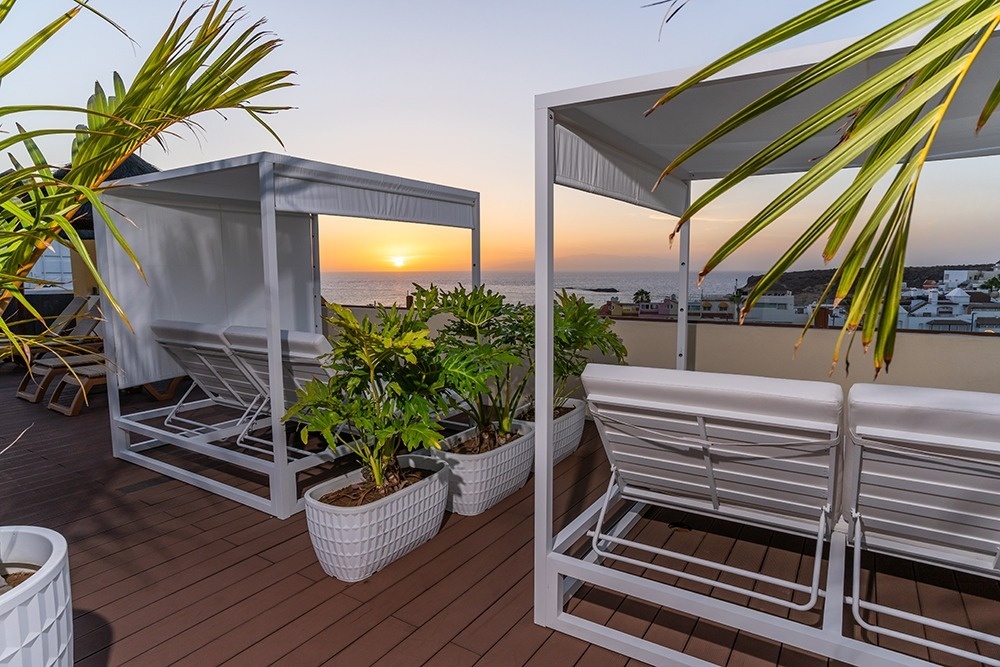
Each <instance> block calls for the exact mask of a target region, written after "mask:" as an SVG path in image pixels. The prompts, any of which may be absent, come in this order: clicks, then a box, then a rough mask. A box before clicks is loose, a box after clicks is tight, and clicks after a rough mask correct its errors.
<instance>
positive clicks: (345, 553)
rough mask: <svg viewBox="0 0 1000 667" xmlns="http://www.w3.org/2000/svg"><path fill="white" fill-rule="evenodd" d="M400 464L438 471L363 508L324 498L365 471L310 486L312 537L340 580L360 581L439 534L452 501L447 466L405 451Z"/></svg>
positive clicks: (322, 560)
mask: <svg viewBox="0 0 1000 667" xmlns="http://www.w3.org/2000/svg"><path fill="white" fill-rule="evenodd" d="M399 460H400V463H402V464H403V465H404V466H408V467H411V468H421V469H423V470H434V471H435V473H434V474H433V475H431V476H430V477H428V478H426V479H423V480H421V481H419V482H417V483H416V484H413V485H412V486H408V487H406V488H405V489H403V490H402V491H397V492H396V493H394V494H392V495H391V496H388V497H386V498H382V499H381V500H377V501H375V502H373V503H369V504H367V505H362V506H361V507H335V506H333V505H327V504H326V503H321V502H320V501H319V499H320V498H322V497H323V496H324V495H326V494H327V493H330V492H331V491H336V490H337V489H341V488H344V487H345V486H350V485H351V484H356V483H358V482H360V481H361V479H362V472H361V471H360V470H358V471H356V472H353V473H350V474H348V475H344V476H342V477H338V478H337V479H334V480H331V481H329V482H326V483H324V484H319V485H317V486H314V487H313V488H312V489H310V490H309V491H308V492H307V493H306V496H305V501H306V524H307V525H308V527H309V538H310V539H311V540H312V545H313V549H314V550H315V551H316V557H317V558H318V559H319V563H320V565H322V566H323V571H324V572H326V573H327V574H328V575H330V576H331V577H336V578H337V579H340V580H341V581H349V582H350V581H361V580H362V579H366V578H368V577H370V576H371V575H373V574H375V573H376V572H378V571H379V570H381V569H382V568H383V567H385V566H386V565H388V564H389V563H391V562H392V561H394V560H396V559H397V558H399V557H400V556H403V555H404V554H406V553H408V552H410V551H412V550H413V549H415V548H416V547H418V546H420V545H421V544H423V543H424V542H426V541H427V540H429V539H431V538H432V537H434V536H435V535H436V534H437V532H438V530H439V529H440V528H441V521H442V520H443V519H444V510H445V505H446V503H447V500H448V476H449V473H448V468H447V466H445V465H443V463H442V462H441V461H439V460H437V459H432V458H424V457H419V456H401V457H399Z"/></svg>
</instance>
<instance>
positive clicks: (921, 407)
mask: <svg viewBox="0 0 1000 667" xmlns="http://www.w3.org/2000/svg"><path fill="white" fill-rule="evenodd" d="M848 405H849V408H848V414H849V427H850V429H851V431H852V432H853V433H857V434H858V435H861V436H862V437H864V436H870V437H878V436H890V435H893V434H895V436H896V437H901V438H905V439H906V440H910V441H916V442H936V443H940V444H947V443H951V444H954V445H957V446H968V447H974V448H975V447H977V446H978V447H983V448H985V449H987V450H993V451H996V452H1000V394H989V393H984V392H976V391H957V390H948V389H927V388H925V387H900V386H892V385H878V384H856V385H854V387H852V388H851V392H850V394H849V398H848Z"/></svg>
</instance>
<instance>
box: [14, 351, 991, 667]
mask: <svg viewBox="0 0 1000 667" xmlns="http://www.w3.org/2000/svg"><path fill="white" fill-rule="evenodd" d="M19 377H20V371H19V370H18V369H17V368H16V367H14V366H13V365H6V366H3V367H2V368H0V396H2V397H3V398H0V442H8V441H9V440H10V439H12V438H13V437H14V436H16V435H17V433H19V432H20V431H21V430H22V429H23V428H24V427H26V426H28V425H29V424H30V425H31V429H30V430H29V432H28V434H27V435H26V436H25V438H23V439H22V440H21V441H20V442H18V443H17V444H16V445H15V446H14V447H13V448H12V449H11V450H9V451H8V452H6V453H5V454H3V455H2V457H0V523H2V524H8V525H9V524H20V523H29V524H35V525H42V526H47V527H50V528H54V529H56V530H59V531H60V532H61V533H62V534H63V535H65V536H66V538H67V539H68V541H69V544H70V564H71V579H72V591H73V603H74V616H75V621H74V624H75V625H74V628H75V653H76V659H77V664H80V665H87V666H92V665H123V664H135V665H143V666H155V665H170V664H189V665H222V664H226V665H240V666H243V665H268V664H287V665H296V666H297V665H351V666H355V665H420V664H428V665H448V666H460V665H504V666H507V665H546V666H547V667H557V666H561V665H612V666H613V665H626V664H627V665H638V664H640V663H638V662H636V661H634V660H628V659H627V658H624V657H623V656H620V655H617V654H614V653H611V652H609V651H607V650H605V649H603V648H600V647H597V646H593V645H590V644H587V643H586V642H583V641H580V640H578V639H575V638H572V637H569V636H566V635H563V634H560V633H555V632H552V631H551V630H547V629H545V628H541V627H538V626H536V625H534V623H533V621H532V573H531V569H532V530H533V528H532V515H533V511H532V510H533V496H532V487H531V484H530V483H529V484H528V485H527V486H525V487H524V488H522V489H521V490H520V491H518V492H517V493H515V494H514V495H513V496H511V497H510V498H507V499H506V500H504V501H502V502H501V503H500V504H499V505H497V506H496V507H494V508H492V509H491V510H490V511H488V512H486V513H485V514H483V515H481V516H478V517H459V516H451V515H449V516H448V517H447V518H446V520H445V523H444V525H443V527H442V530H441V532H440V534H439V535H438V536H437V537H435V538H434V539H433V540H431V541H430V542H428V543H427V544H425V545H423V546H421V547H420V548H418V549H417V550H415V551H414V552H412V553H411V554H409V555H407V556H406V557H404V558H403V559H401V560H399V561H397V562H396V563H393V564H392V565H390V566H389V567H387V568H386V569H384V570H382V571H381V572H379V573H377V574H375V575H374V576H372V577H371V578H369V579H368V580H366V581H364V582H362V583H357V584H344V583H342V582H339V581H337V580H335V579H332V578H330V577H327V576H326V575H324V574H323V572H322V571H321V569H320V567H319V565H318V564H317V563H316V560H315V557H314V555H313V553H312V548H311V546H310V544H309V538H308V535H307V533H306V528H305V521H304V517H303V515H302V514H301V513H300V514H298V515H296V516H294V517H292V518H290V519H287V520H284V521H280V520H278V519H274V518H270V517H268V516H267V515H265V514H263V513H261V512H258V511H255V510H252V509H249V508H247V507H244V506H242V505H239V504H237V503H235V502H232V501H229V500H226V499H224V498H220V497H218V496H214V495H212V494H210V493H207V492H205V491H202V490H200V489H197V488H194V487H191V486H188V485H186V484H184V483H181V482H178V481H174V480H171V479H168V478H165V477H162V476H160V475H158V474H156V473H153V472H151V471H148V470H146V469H144V468H141V467H138V466H135V465H131V464H128V463H124V462H121V461H117V460H115V459H113V458H112V456H111V445H110V441H109V435H108V417H107V408H106V406H107V401H106V397H105V396H103V395H101V394H98V395H96V396H94V397H92V405H91V406H90V407H88V408H85V409H84V411H83V413H82V414H80V415H79V416H77V417H64V416H62V415H59V414H56V413H54V412H52V411H50V410H46V409H45V407H44V406H43V405H31V404H28V403H26V402H24V401H20V400H17V399H15V398H14V388H15V386H16V384H17V381H18V379H19ZM143 400H147V399H145V398H144V397H142V396H130V397H127V398H126V402H131V403H135V402H138V401H143ZM607 476H608V469H607V462H606V459H605V457H604V454H603V450H602V449H601V446H600V442H599V440H598V438H597V436H596V433H595V432H594V430H593V428H592V427H589V426H588V430H587V432H586V434H585V438H584V443H583V445H582V446H581V448H580V450H578V452H577V453H576V454H574V455H573V456H571V457H570V458H569V459H567V460H566V461H564V462H563V463H561V464H560V465H559V466H557V468H556V471H555V488H556V497H555V501H554V508H555V514H556V515H557V516H559V517H561V518H560V520H559V525H562V522H563V521H565V520H566V519H567V518H569V517H571V516H573V515H574V514H573V513H574V512H575V511H577V510H578V509H579V508H582V507H585V506H587V505H589V504H590V503H591V502H593V501H594V500H595V499H596V498H597V497H599V495H600V494H601V493H602V492H603V490H604V487H605V485H606V483H607ZM678 525H680V526H682V528H681V529H677V528H676V527H677V526H678ZM672 526H673V527H672ZM640 533H641V536H642V539H643V540H645V541H649V542H653V543H656V542H659V543H661V544H664V543H668V542H669V543H670V546H671V548H677V549H679V550H684V551H688V552H690V553H694V552H697V553H698V554H699V555H702V556H705V555H706V554H713V555H714V556H715V557H717V558H719V559H721V560H725V561H727V562H729V563H732V564H737V565H743V566H747V567H758V566H759V567H760V568H761V569H762V570H763V571H764V572H768V573H775V574H779V575H785V574H787V573H789V572H794V571H796V569H797V570H798V571H799V573H800V575H802V576H804V575H805V573H806V572H807V571H808V569H809V565H810V562H811V556H808V555H806V556H803V555H802V553H803V551H807V549H804V547H806V546H807V545H805V544H804V540H800V539H798V538H793V537H789V536H785V535H780V534H772V533H770V532H768V531H764V530H760V529H757V528H753V527H749V526H737V525H735V524H731V523H727V522H721V521H713V520H711V519H705V518H702V517H697V516H692V515H680V514H676V513H672V512H670V511H666V510H657V511H656V512H653V513H651V514H650V515H649V516H647V518H645V519H644V520H642V521H641V522H640V523H639V524H638V525H637V526H636V528H635V529H634V531H633V534H640ZM615 567H621V568H622V569H629V570H630V571H636V572H637V571H638V568H635V567H633V566H628V565H616V566H615ZM646 574H647V576H650V577H653V578H663V579H669V578H666V577H664V575H661V574H658V573H656V572H655V571H651V570H650V571H647V573H646ZM914 574H917V575H918V576H917V577H916V578H915V579H914V576H913V575H914ZM724 576H728V575H724ZM866 576H867V577H868V579H867V580H866V581H865V582H864V583H865V585H866V586H867V585H869V584H870V585H872V586H874V587H875V593H876V594H877V596H878V597H879V600H880V601H885V600H889V599H890V598H891V601H892V602H894V603H898V604H903V605H910V606H912V607H913V608H915V609H916V608H919V607H920V606H923V607H924V608H925V609H926V608H928V606H929V605H933V607H932V608H934V609H940V610H941V612H942V615H945V616H947V617H949V618H950V619H951V620H953V621H956V622H960V623H964V622H969V621H970V620H971V622H972V623H973V625H975V626H978V627H979V628H980V629H984V630H988V629H990V628H992V629H993V631H995V628H996V627H997V625H996V624H997V623H998V622H1000V584H998V582H996V581H993V580H983V579H976V578H972V577H966V576H962V575H955V574H953V573H947V572H944V571H942V570H938V569H935V568H929V567H925V566H920V565H913V564H910V563H904V562H902V561H898V560H895V559H870V562H869V567H868V569H867V571H866ZM691 587H692V588H697V586H696V585H693V584H692V585H691ZM712 594H713V595H717V596H719V597H727V598H728V599H731V600H733V601H736V602H738V603H740V604H752V605H753V606H755V607H756V606H761V605H760V604H759V603H756V602H753V603H751V602H750V601H749V600H748V599H746V598H745V597H743V598H742V599H740V596H734V595H733V594H730V593H725V592H722V591H714V592H713V593H712ZM570 607H571V608H572V609H573V611H574V613H576V614H579V615H580V616H583V617H585V618H588V619H591V620H595V621H598V622H601V623H607V624H608V625H610V626H612V627H616V628H619V629H622V630H626V631H629V632H632V633H635V634H637V635H642V636H645V637H646V638H647V639H650V640H652V641H657V642H661V643H663V644H665V645H667V646H670V647H673V648H678V649H681V650H684V651H685V652H687V653H689V654H692V655H696V656H698V657H701V658H703V659H705V660H709V661H712V662H715V663H717V664H730V665H747V666H751V665H752V666H756V665H786V666H789V667H797V666H800V665H802V666H806V667H811V666H812V665H826V664H828V661H827V660H826V659H823V658H819V657H817V656H812V655H809V654H805V653H802V652H801V651H799V650H797V649H793V648H790V647H783V646H781V645H780V644H778V643H776V642H774V641H770V640H766V639H761V638H758V637H754V636H752V635H748V634H745V633H740V632H735V631H733V630H731V629H728V628H723V627H720V626H717V625H715V624H712V623H708V622H705V621H701V620H699V619H696V618H692V617H688V616H685V615H682V614H677V613H675V612H671V611H669V610H666V609H662V608H659V607H655V606H652V605H650V604H648V603H646V602H643V601H641V600H636V599H632V598H623V597H622V596H621V595H619V594H616V593H613V592H610V591H605V590H602V589H598V588H595V587H590V586H585V587H584V588H582V589H581V590H580V591H579V592H578V594H577V595H576V596H575V598H574V600H573V601H572V602H571V603H570ZM815 618H816V615H815V613H814V614H813V615H812V616H810V615H809V614H804V615H801V620H803V621H804V622H812V621H814V620H815ZM991 624H992V625H991ZM890 645H892V646H895V647H897V648H905V649H906V650H907V651H911V652H914V651H915V649H914V648H913V647H908V646H903V647H900V646H899V645H898V643H896V644H890ZM915 654H916V655H920V656H921V657H923V658H928V657H929V658H930V659H932V660H935V661H942V662H944V663H945V664H955V665H968V664H975V663H969V662H967V661H961V660H953V659H948V658H947V656H940V655H930V656H929V655H928V654H927V653H926V652H922V651H919V650H916V651H915ZM830 664H833V663H830Z"/></svg>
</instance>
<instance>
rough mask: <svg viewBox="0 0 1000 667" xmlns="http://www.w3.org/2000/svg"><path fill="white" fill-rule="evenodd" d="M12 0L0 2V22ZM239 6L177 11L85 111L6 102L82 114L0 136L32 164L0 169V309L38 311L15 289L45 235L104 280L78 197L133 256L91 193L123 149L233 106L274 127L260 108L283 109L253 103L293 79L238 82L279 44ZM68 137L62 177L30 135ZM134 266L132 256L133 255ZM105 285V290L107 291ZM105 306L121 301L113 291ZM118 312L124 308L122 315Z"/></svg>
mask: <svg viewBox="0 0 1000 667" xmlns="http://www.w3.org/2000/svg"><path fill="white" fill-rule="evenodd" d="M15 2H16V0H0V22H2V21H3V20H4V19H5V18H6V17H7V15H8V13H9V12H10V10H11V9H12V8H13V6H14V4H15ZM76 2H77V3H78V5H77V6H76V7H74V8H73V9H71V10H70V11H68V12H67V13H66V14H64V15H63V16H61V17H60V18H59V19H57V20H56V21H54V22H52V23H51V24H50V25H48V26H46V27H45V28H44V29H42V30H41V31H39V32H38V33H37V34H35V35H34V36H32V37H31V38H30V39H28V40H26V41H25V42H24V44H22V45H21V46H20V47H18V48H17V49H15V50H14V51H12V52H11V53H10V54H9V55H7V56H6V57H5V58H3V59H2V60H0V78H2V76H5V75H8V74H10V73H12V72H14V71H15V70H16V69H17V67H18V66H19V65H20V64H21V63H22V62H24V61H25V60H26V59H27V58H28V57H29V56H30V55H31V54H32V53H34V52H35V51H36V50H37V49H38V48H39V47H41V46H42V45H43V44H45V43H46V42H47V41H48V40H49V39H50V38H52V37H53V36H54V35H55V34H56V33H58V31H59V29H60V28H62V27H63V26H64V25H65V24H66V23H68V22H69V21H70V20H72V19H73V17H75V16H76V15H77V14H78V13H79V12H80V11H81V8H82V7H83V6H84V5H83V3H82V2H81V0H76ZM244 18H245V17H244V13H243V11H242V10H239V9H236V10H234V9H232V3H231V1H226V2H223V1H222V0H215V1H214V2H213V3H211V4H210V5H205V6H202V7H199V8H198V9H196V10H195V11H193V12H191V13H190V14H188V15H186V16H182V15H181V13H180V12H178V13H177V14H176V15H175V16H174V18H173V20H172V21H171V22H170V25H169V26H168V27H167V29H166V30H165V31H164V33H163V36H162V37H161V38H160V40H159V42H157V44H156V45H155V46H154V48H153V50H152V52H151V53H150V54H149V56H148V57H147V59H146V61H145V62H144V63H143V65H142V67H141V68H140V69H139V72H138V73H137V74H136V76H135V79H134V80H133V81H132V84H131V85H130V86H126V85H125V83H124V82H123V81H122V79H121V78H120V77H119V76H118V75H117V74H115V75H114V79H113V90H114V94H113V96H110V97H109V96H107V95H106V94H105V93H104V91H103V89H102V88H101V86H100V85H99V84H98V85H97V86H96V90H95V95H94V96H93V97H92V98H91V100H90V102H89V103H88V107H87V109H81V108H79V107H72V106H55V107H54V106H37V105H36V106H32V105H18V106H3V107H0V120H2V119H3V118H5V117H10V116H13V115H15V114H17V115H19V116H23V115H24V114H26V113H28V114H30V113H31V112H34V111H61V112H68V113H72V114H80V113H86V115H87V124H86V125H79V126H77V127H76V128H74V129H66V128H45V129H33V130H28V131H26V130H24V129H23V128H22V127H20V126H18V128H17V129H18V132H17V133H16V134H13V135H11V136H9V137H6V138H4V139H3V140H2V141H0V150H9V149H12V148H17V147H20V148H21V149H23V150H24V152H26V153H27V155H28V157H29V159H30V164H27V165H22V164H20V163H19V162H18V161H17V159H16V158H15V157H14V156H11V159H12V161H13V163H14V169H13V170H11V171H8V172H6V173H4V174H2V175H0V312H2V311H3V310H4V309H5V308H6V307H7V305H8V304H9V303H10V302H11V301H12V300H18V301H20V302H21V303H22V304H24V305H25V307H26V308H28V310H29V312H31V313H33V314H34V315H36V316H37V313H36V312H35V311H34V310H33V309H32V308H31V307H30V305H29V304H28V303H27V301H26V299H25V298H24V295H23V292H22V287H23V285H24V282H25V279H26V276H27V275H28V273H29V272H30V271H31V268H32V267H33V266H34V265H35V263H36V262H37V261H38V259H39V258H40V257H41V255H42V253H43V252H44V251H45V250H46V249H47V248H48V247H49V246H50V245H51V244H52V243H64V244H67V245H69V246H70V247H71V248H73V249H74V250H75V251H76V252H78V253H79V254H80V257H81V258H82V259H83V260H84V262H85V263H86V264H87V266H88V268H89V270H90V271H91V272H92V273H93V274H94V276H95V279H96V280H97V282H98V284H100V285H101V287H102V288H103V287H104V285H103V282H102V280H101V278H100V276H99V275H98V273H97V269H96V267H95V266H94V265H93V263H92V262H91V260H90V257H89V255H88V254H87V253H86V251H85V250H84V247H83V244H82V242H81V240H80V237H79V235H78V234H77V232H76V230H75V228H74V226H73V217H74V215H75V214H76V212H77V210H78V209H79V208H80V206H81V205H82V204H84V203H85V202H90V204H91V205H92V207H93V210H94V214H95V221H96V220H97V218H98V217H99V218H100V219H101V220H102V221H103V223H104V224H106V225H107V226H108V229H109V230H110V232H111V233H112V234H113V235H114V236H115V237H116V238H117V239H118V240H119V242H120V243H121V244H122V247H123V248H124V249H125V251H126V253H128V254H129V256H131V257H132V259H133V261H134V260H135V258H134V255H132V253H131V251H130V250H129V249H128V247H127V245H126V244H125V243H124V240H123V239H122V238H121V236H120V235H119V233H118V230H117V229H115V227H114V225H113V223H112V221H111V219H110V217H109V215H108V212H107V210H106V209H105V208H104V207H103V206H102V205H101V203H100V201H99V200H98V194H99V193H100V191H101V189H102V187H103V186H102V183H104V181H106V180H107V178H108V177H109V176H110V175H111V174H112V173H113V172H114V170H115V169H116V168H117V167H118V166H119V165H120V164H121V163H122V162H123V161H124V160H125V159H126V158H128V156H129V155H131V154H132V153H133V152H135V151H136V150H137V149H138V148H139V147H141V146H142V145H143V144H145V143H146V142H147V141H149V140H150V139H155V140H157V141H161V137H162V136H163V134H164V133H165V132H167V131H169V130H170V128H171V127H173V126H174V125H176V124H178V123H179V124H182V125H188V126H192V125H194V121H193V120H192V119H193V117H194V116H196V115H198V114H199V113H202V112H204V111H211V110H223V109H239V110H242V111H246V112H247V113H249V114H250V115H251V116H252V117H253V118H255V119H256V120H257V121H259V122H260V123H261V124H262V125H263V126H264V127H265V128H266V129H267V131H268V132H270V133H271V134H272V135H274V132H273V131H272V130H271V128H270V127H268V125H267V124H266V123H265V122H264V121H263V120H262V118H261V115H262V114H267V113H272V112H274V111H277V110H280V109H283V108H286V107H275V106H262V105H259V104H256V103H254V102H252V100H254V99H255V98H257V97H259V96H260V95H262V94H264V93H267V92H271V91H274V90H277V89H280V88H283V87H285V86H289V85H291V84H290V83H289V82H288V81H287V79H288V77H289V75H290V74H291V72H289V71H275V72H268V73H265V74H261V75H257V76H252V77H251V78H249V79H248V80H243V79H244V78H245V77H246V76H247V75H248V74H249V73H250V71H251V70H252V69H253V68H254V67H255V66H256V65H258V64H259V63H260V62H261V61H262V60H263V59H264V58H265V57H266V56H267V55H268V54H270V53H271V52H272V51H273V50H274V49H275V48H277V47H278V45H279V44H280V40H278V39H277V38H275V37H274V36H272V35H270V34H269V33H267V32H264V31H263V30H262V29H261V26H262V25H263V20H259V21H256V22H254V23H252V24H250V25H249V27H245V28H243V29H240V25H241V24H242V23H243V20H244ZM61 134H65V135H68V136H69V135H75V141H74V144H73V159H72V167H71V168H70V169H69V171H68V172H67V173H66V174H65V175H64V176H63V177H62V178H56V177H55V176H54V175H53V172H52V167H51V166H50V164H49V163H48V161H47V160H46V159H45V157H44V155H43V154H42V152H41V151H40V150H39V148H38V146H37V144H36V143H35V140H36V139H38V138H39V137H42V136H52V135H61ZM136 266H137V268H139V270H141V268H140V267H138V263H136ZM105 293H107V292H105ZM108 296H109V300H110V302H111V303H112V305H113V306H114V307H115V308H116V309H117V310H119V312H120V308H119V306H118V305H117V303H116V302H115V301H114V297H113V295H110V294H108ZM121 314H122V315H123V316H124V313H121ZM0 331H2V333H3V334H4V335H5V336H6V337H7V338H8V339H9V340H11V342H12V343H14V346H13V347H14V349H17V350H18V351H19V352H20V353H21V354H22V356H25V357H27V356H28V354H30V353H29V351H28V348H27V346H26V345H25V343H26V342H27V341H26V340H24V339H22V338H20V337H18V336H17V335H16V334H14V333H13V332H11V330H10V329H9V328H8V327H7V325H6V324H0Z"/></svg>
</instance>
